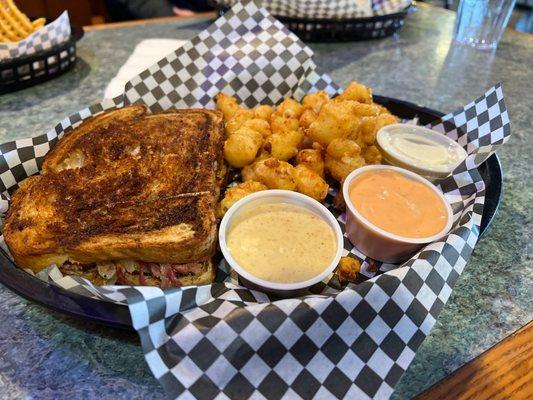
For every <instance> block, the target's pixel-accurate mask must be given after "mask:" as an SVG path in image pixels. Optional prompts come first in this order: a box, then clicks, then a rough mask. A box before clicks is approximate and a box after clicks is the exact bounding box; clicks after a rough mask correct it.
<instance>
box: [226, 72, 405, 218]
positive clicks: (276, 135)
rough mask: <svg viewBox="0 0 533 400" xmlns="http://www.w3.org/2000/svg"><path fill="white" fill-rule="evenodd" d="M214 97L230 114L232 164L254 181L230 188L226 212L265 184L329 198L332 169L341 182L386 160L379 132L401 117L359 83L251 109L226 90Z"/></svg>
mask: <svg viewBox="0 0 533 400" xmlns="http://www.w3.org/2000/svg"><path fill="white" fill-rule="evenodd" d="M215 101H216V107H217V109H218V110H220V111H221V112H222V114H223V115H224V121H225V133H226V141H225V143H224V157H225V159H226V161H227V162H228V163H229V164H230V165H231V166H232V167H233V168H237V169H242V170H241V176H242V179H243V181H244V182H243V183H242V184H240V185H245V184H246V185H247V186H239V185H237V186H235V189H234V190H230V189H228V190H227V191H226V194H225V197H224V198H223V199H222V201H221V202H220V205H219V208H218V210H219V216H222V215H223V214H224V213H225V211H227V209H228V208H229V207H230V206H231V205H232V204H233V203H234V202H235V201H236V200H235V199H237V200H238V199H239V198H242V197H244V196H245V195H246V194H249V193H252V192H254V191H257V190H265V189H263V188H262V187H265V188H266V189H286V190H293V191H298V192H300V193H304V194H306V195H308V196H310V197H313V198H314V199H316V200H319V201H322V200H324V198H325V197H326V195H327V193H328V189H329V185H328V184H327V183H326V180H325V178H326V176H329V177H331V178H332V179H333V180H335V181H337V182H339V183H342V182H343V180H344V179H345V178H346V176H347V175H348V174H349V173H350V172H352V171H353V170H354V169H357V168H359V167H362V166H363V165H367V164H378V163H381V160H382V157H381V153H380V151H379V149H378V148H377V147H376V145H375V143H376V133H377V131H378V130H379V129H381V128H382V127H383V126H385V125H389V124H394V123H397V122H399V119H398V118H397V117H396V116H394V115H392V114H391V113H390V112H389V111H388V110H387V109H386V108H385V107H383V106H381V105H379V104H376V103H374V102H373V99H372V90H371V89H370V88H368V87H366V86H365V85H363V84H361V83H357V82H351V83H350V84H349V85H348V86H347V87H346V89H345V90H344V92H343V93H342V94H340V95H338V96H336V97H333V98H330V97H329V96H328V94H327V93H326V92H324V91H319V92H315V93H310V94H308V95H306V96H304V97H303V98H302V100H301V102H298V101H297V100H295V99H291V98H286V99H284V100H283V101H281V102H280V103H279V104H278V105H277V106H270V105H259V106H257V107H255V108H245V107H242V106H241V105H239V103H238V101H237V99H236V98H234V97H232V96H228V95H226V94H224V93H219V94H217V96H216V98H215ZM259 185H261V186H259ZM259 188H261V189H259ZM241 195H242V196H241ZM239 196H241V197H239Z"/></svg>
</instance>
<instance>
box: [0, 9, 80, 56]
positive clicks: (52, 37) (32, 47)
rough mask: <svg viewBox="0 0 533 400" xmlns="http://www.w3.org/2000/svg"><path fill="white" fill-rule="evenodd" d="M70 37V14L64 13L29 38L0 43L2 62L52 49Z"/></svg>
mask: <svg viewBox="0 0 533 400" xmlns="http://www.w3.org/2000/svg"><path fill="white" fill-rule="evenodd" d="M69 37H70V20H69V17H68V12H67V11H64V12H63V13H62V14H61V15H60V16H59V17H58V18H57V19H55V20H54V21H53V22H51V23H49V24H46V25H45V26H43V27H42V28H41V29H39V30H37V31H35V32H33V33H32V34H31V35H29V36H28V37H27V38H25V39H22V40H20V41H18V42H13V43H0V62H2V61H9V60H11V59H14V58H19V57H23V56H28V55H31V54H34V53H37V52H39V51H43V50H48V49H51V48H52V47H53V46H56V45H58V44H61V43H64V42H66V41H67V40H68V38H69Z"/></svg>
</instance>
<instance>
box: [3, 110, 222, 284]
mask: <svg viewBox="0 0 533 400" xmlns="http://www.w3.org/2000/svg"><path fill="white" fill-rule="evenodd" d="M223 140H224V138H223V122H222V116H221V114H220V113H218V112H216V111H210V110H203V109H198V110H173V111H167V112H162V113H156V114H150V113H149V112H148V110H147V109H146V108H145V107H144V106H139V105H135V106H129V107H124V108H120V109H117V110H113V111H110V112H107V113H103V114H101V115H99V116H97V117H94V118H91V119H89V120H87V121H86V122H84V123H83V124H81V125H80V126H79V127H77V128H76V129H75V130H73V131H72V132H70V133H69V134H67V135H65V137H64V138H62V139H61V140H60V141H59V142H58V143H57V144H56V146H55V147H54V148H53V149H52V150H51V151H50V152H49V153H48V154H47V156H46V157H45V159H44V162H43V166H42V174H41V175H38V176H32V177H29V178H28V179H26V180H25V181H24V182H23V183H22V184H21V186H20V188H19V189H18V190H17V191H16V192H15V194H14V196H13V198H12V201H11V204H10V208H9V210H8V213H7V216H6V220H5V226H4V238H5V241H6V243H7V245H8V247H9V249H10V251H11V253H12V255H13V257H14V259H15V262H16V263H17V265H19V266H20V267H24V268H29V269H31V270H33V271H34V272H38V271H40V270H41V269H43V268H45V267H47V266H49V265H51V264H55V265H57V266H58V267H59V268H60V270H62V271H63V272H65V273H67V274H74V275H80V276H84V277H86V278H88V279H90V280H92V281H93V282H95V283H97V284H103V283H118V284H150V285H158V286H163V287H166V286H181V285H191V284H192V285H197V284H204V283H208V282H211V281H212V280H213V278H214V273H215V267H214V265H213V263H212V261H211V258H212V256H213V254H214V252H215V246H216V230H217V227H216V219H215V213H214V209H215V205H216V202H217V201H218V197H219V194H220V189H221V186H222V185H223V183H224V175H225V166H224V160H223V155H222V148H223Z"/></svg>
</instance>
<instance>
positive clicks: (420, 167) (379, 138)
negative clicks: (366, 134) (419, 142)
mask: <svg viewBox="0 0 533 400" xmlns="http://www.w3.org/2000/svg"><path fill="white" fill-rule="evenodd" d="M398 127H408V128H410V129H413V130H418V131H420V132H424V133H422V134H423V135H425V137H426V138H427V137H438V138H439V140H441V141H444V142H446V143H448V144H449V145H451V146H453V147H455V148H456V149H458V151H459V152H460V153H461V160H460V161H459V162H450V163H448V164H443V165H441V166H431V165H428V164H424V163H423V162H418V161H416V160H413V159H411V158H410V157H408V156H405V155H403V154H401V153H400V152H398V151H391V148H390V146H389V145H386V144H384V143H383V135H384V134H385V133H388V131H390V130H391V129H394V128H398ZM376 142H377V144H378V147H379V148H380V149H381V150H382V151H384V152H385V153H387V156H388V157H390V158H393V159H396V160H398V161H399V162H400V163H403V164H405V165H408V166H409V167H410V168H413V169H416V170H417V171H420V172H422V173H423V174H426V175H436V176H442V177H444V176H447V175H449V174H450V173H452V172H453V170H454V169H455V168H456V167H457V165H459V164H460V163H461V162H463V161H464V160H465V158H466V157H468V153H467V152H466V150H465V149H464V148H463V147H462V146H461V145H460V144H459V143H457V142H456V141H455V140H453V139H451V138H449V137H448V136H446V135H444V134H442V133H440V132H438V131H435V130H433V129H430V128H426V127H425V126H420V125H413V124H407V123H398V124H390V125H385V126H384V127H382V128H380V129H379V130H378V132H377V134H376Z"/></svg>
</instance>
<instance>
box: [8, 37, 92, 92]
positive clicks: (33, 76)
mask: <svg viewBox="0 0 533 400" xmlns="http://www.w3.org/2000/svg"><path fill="white" fill-rule="evenodd" d="M83 33H84V32H83V29H82V28H80V27H78V26H71V34H70V38H69V39H68V40H67V41H66V42H64V43H61V44H58V45H55V46H53V47H52V48H50V49H48V50H44V51H39V52H37V53H35V54H30V55H28V56H24V57H19V58H15V59H13V60H8V61H2V62H0V94H4V93H9V92H14V91H16V90H21V89H24V88H27V87H29V86H33V85H36V84H38V83H41V82H44V81H47V80H49V79H52V78H55V77H56V76H59V75H61V74H63V73H65V72H66V71H68V70H70V69H71V68H72V67H73V65H74V64H75V63H76V42H77V41H78V40H80V39H81V38H82V37H83Z"/></svg>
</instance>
